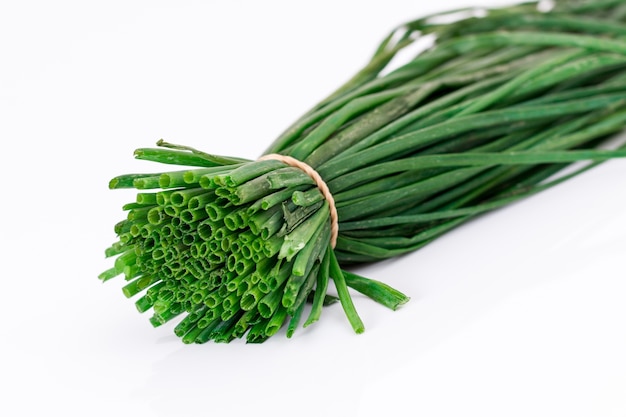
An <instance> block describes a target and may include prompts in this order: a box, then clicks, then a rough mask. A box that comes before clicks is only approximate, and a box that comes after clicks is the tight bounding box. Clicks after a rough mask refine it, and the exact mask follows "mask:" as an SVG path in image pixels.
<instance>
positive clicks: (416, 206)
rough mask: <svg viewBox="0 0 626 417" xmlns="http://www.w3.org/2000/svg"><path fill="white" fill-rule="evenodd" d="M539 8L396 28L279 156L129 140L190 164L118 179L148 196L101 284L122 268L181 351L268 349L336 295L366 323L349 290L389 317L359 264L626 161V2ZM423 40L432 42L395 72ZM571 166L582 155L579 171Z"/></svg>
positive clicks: (124, 230)
mask: <svg viewBox="0 0 626 417" xmlns="http://www.w3.org/2000/svg"><path fill="white" fill-rule="evenodd" d="M538 6H539V5H538V4H537V3H524V4H519V5H514V6H509V7H505V8H499V9H492V10H485V9H478V8H470V9H464V10H457V11H454V12H451V13H447V14H440V15H433V16H427V17H424V18H421V19H417V20H413V21H410V22H408V23H406V24H403V25H401V26H399V27H398V28H397V29H395V30H394V31H393V32H392V33H391V34H390V35H389V36H387V37H386V38H385V39H384V41H383V42H382V43H381V44H380V46H379V47H378V48H377V49H376V51H375V53H374V55H373V56H372V58H371V60H370V61H369V62H368V63H367V64H366V65H365V67H364V68H363V69H362V70H360V71H359V72H358V73H357V74H356V75H355V76H354V77H353V78H351V79H350V80H349V81H348V82H346V83H345V84H344V85H343V86H341V87H340V88H339V89H338V90H336V91H335V92H334V93H332V94H331V95H330V96H329V97H328V98H326V99H324V100H323V101H321V102H320V103H319V104H317V105H316V106H314V107H313V108H312V109H311V110H310V111H308V112H307V113H306V114H304V115H303V116H302V117H301V118H300V119H298V120H297V121H296V122H295V123H294V124H293V125H291V126H290V127H289V128H288V129H287V130H286V131H285V132H284V133H283V134H282V135H280V136H279V137H278V138H277V139H276V140H275V141H274V142H273V143H272V144H271V145H270V146H269V147H268V149H267V151H266V152H265V154H266V155H270V154H271V155H274V156H273V157H264V158H261V159H259V160H255V161H252V160H247V159H242V158H235V157H224V156H216V155H212V154H208V153H205V152H202V151H199V150H196V149H193V148H190V147H186V146H181V145H174V144H171V143H167V142H164V141H159V142H158V143H157V145H158V146H157V147H156V148H145V149H138V150H136V151H135V157H136V158H138V159H143V160H149V161H154V162H159V163H163V164H174V165H178V166H182V167H183V168H184V169H181V170H176V171H171V172H160V173H146V174H128V175H121V176H118V177H116V178H114V179H113V180H111V182H110V184H109V185H110V188H112V189H117V188H135V189H137V190H138V193H137V198H136V201H134V202H131V203H129V204H127V205H125V206H124V207H123V209H124V210H125V211H126V218H125V219H124V220H122V221H120V222H119V223H118V224H117V225H115V233H116V234H117V236H118V238H119V240H118V241H117V242H115V243H113V244H112V245H111V246H110V247H109V248H108V249H106V251H105V254H106V256H107V257H115V261H114V265H113V267H112V268H111V269H109V270H107V271H105V272H103V273H102V274H101V275H100V279H101V280H103V281H107V280H109V279H111V278H113V277H116V276H118V275H122V276H124V278H125V280H126V284H125V285H124V286H123V292H124V294H125V295H126V296H127V297H129V298H130V297H133V298H135V304H136V306H137V309H138V310H139V311H140V312H146V311H148V310H151V311H152V317H151V318H150V322H151V323H152V324H153V325H154V326H155V327H156V326H160V325H162V324H164V323H167V322H169V321H170V320H173V319H178V323H177V324H176V325H175V328H174V332H175V334H176V335H177V336H179V337H181V338H182V341H183V342H184V343H204V342H207V341H209V340H212V341H215V342H230V341H232V340H234V339H237V338H244V339H245V340H246V341H247V342H251V343H259V342H263V341H265V340H267V339H268V338H269V337H270V336H272V335H274V334H276V333H277V332H278V331H279V330H280V329H281V328H282V327H283V326H286V335H287V337H291V336H292V335H293V333H294V331H295V330H296V329H297V328H299V327H302V326H303V327H306V326H309V325H310V324H312V323H314V322H316V321H317V320H318V319H319V318H320V315H321V312H322V309H323V307H324V306H325V305H328V304H331V303H334V302H337V301H339V302H340V304H341V306H342V307H343V310H344V311H345V313H346V316H347V319H348V321H349V323H350V324H351V326H352V328H353V329H354V331H355V332H356V333H361V332H363V330H364V325H363V323H362V321H361V319H360V318H359V316H358V314H357V312H356V310H355V307H354V304H353V302H352V300H351V296H350V290H349V288H351V289H353V290H355V291H357V292H360V293H362V294H364V295H366V296H367V297H370V298H371V299H373V300H374V301H377V302H379V303H381V304H383V305H385V306H387V307H389V308H390V309H392V310H395V309H397V308H398V307H399V306H401V305H403V304H404V303H406V302H407V301H408V297H407V296H406V295H404V294H402V293H401V292H399V291H397V290H395V289H393V288H391V287H390V286H388V285H386V284H384V283H382V282H379V281H376V280H371V279H367V278H365V277H362V276H359V275H357V274H355V273H354V272H350V271H348V270H347V269H346V268H348V267H349V266H350V265H354V264H361V263H369V262H374V261H379V260H382V259H386V258H391V257H395V256H398V255H402V254H405V253H407V252H411V251H414V250H416V249H419V248H421V247H422V246H424V245H426V244H428V243H429V242H432V241H433V240H434V239H436V238H437V237H439V236H441V235H442V234H444V233H446V232H448V231H450V230H452V229H453V228H455V227H457V226H459V225H461V224H463V223H464V222H466V221H468V220H470V219H472V218H474V217H476V216H478V215H481V214H483V213H486V212H488V211H490V210H494V209H497V208H500V207H502V206H505V205H507V204H510V203H512V202H515V201H518V200H520V199H523V198H526V197H528V196H531V195H533V194H535V193H538V192H540V191H543V190H545V189H547V188H550V187H553V186H555V185H557V184H559V183H561V182H563V181H566V180H568V179H570V178H572V177H574V176H576V175H578V174H580V173H582V172H584V171H586V170H588V169H590V168H591V167H594V166H596V165H598V164H599V163H601V162H603V161H606V160H607V159H610V158H616V157H624V156H626V147H625V146H624V145H623V144H620V143H618V142H616V141H615V140H614V137H615V135H616V134H617V133H619V132H621V131H622V129H623V128H624V126H625V125H626V24H625V22H624V21H625V19H626V4H624V2H623V1H622V0H602V1H597V0H596V1H590V0H580V1H573V0H572V1H567V0H562V1H556V2H555V3H554V4H553V5H552V6H551V8H550V9H549V10H544V9H545V8H544V7H541V8H539V7H538ZM422 38H428V39H431V41H432V43H431V46H429V47H425V48H423V50H421V51H420V52H419V53H418V54H417V55H416V56H415V57H414V58H412V59H410V60H408V62H405V63H404V64H403V65H400V66H396V67H395V68H392V67H393V64H390V63H391V61H392V59H393V58H394V57H395V56H396V54H397V53H398V52H399V51H401V50H402V49H403V48H405V47H407V46H409V45H410V44H413V43H415V42H416V41H418V40H419V39H422ZM275 155H283V156H288V157H290V158H292V159H293V160H296V161H300V162H302V163H304V164H306V165H305V166H307V167H310V168H311V169H312V170H313V175H312V174H311V173H310V172H309V173H307V172H305V170H303V169H302V167H299V166H292V164H289V163H286V162H285V161H283V160H280V159H275V158H279V157H276V156H275ZM578 161H586V163H585V164H576V165H574V166H571V165H572V164H573V163H574V162H578ZM568 167H569V169H567V170H564V169H565V168H568ZM316 176H317V177H318V178H315V177H316ZM320 180H321V183H320ZM324 191H326V193H325V192H324ZM332 213H336V219H335V220H334V222H335V223H334V224H333V220H332V219H331V217H332V216H331V214H332ZM333 227H335V228H338V232H337V231H336V230H334V229H333ZM331 281H332V283H333V287H334V288H335V289H336V295H331V294H330V293H329V292H328V290H329V285H330V282H331ZM307 306H308V307H307ZM305 311H306V314H305Z"/></svg>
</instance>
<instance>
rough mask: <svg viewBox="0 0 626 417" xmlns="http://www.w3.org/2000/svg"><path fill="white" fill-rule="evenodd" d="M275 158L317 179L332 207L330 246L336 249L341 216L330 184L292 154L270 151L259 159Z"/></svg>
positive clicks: (316, 182) (318, 185)
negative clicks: (329, 186)
mask: <svg viewBox="0 0 626 417" xmlns="http://www.w3.org/2000/svg"><path fill="white" fill-rule="evenodd" d="M269 159H273V160H276V161H280V162H284V163H285V164H287V165H289V166H292V167H295V168H299V169H301V170H302V171H304V172H305V173H306V174H307V175H308V176H309V177H311V179H312V180H313V181H315V185H316V186H317V188H319V190H320V192H321V193H322V195H323V196H324V198H325V199H326V201H328V206H329V209H330V246H331V247H332V248H333V249H334V248H335V245H336V244H337V235H338V234H339V217H338V216H337V207H335V199H334V198H333V195H332V194H331V193H330V189H329V188H328V185H326V183H325V182H324V180H323V179H322V177H321V176H320V174H318V173H317V171H316V170H314V169H313V168H312V167H311V166H310V165H307V164H305V163H304V162H302V161H299V160H297V159H296V158H293V157H291V156H287V155H281V154H277V153H270V154H267V155H263V156H262V157H260V158H259V161H265V160H269Z"/></svg>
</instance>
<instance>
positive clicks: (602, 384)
mask: <svg viewBox="0 0 626 417" xmlns="http://www.w3.org/2000/svg"><path fill="white" fill-rule="evenodd" d="M425 3H428V5H427V4H425ZM507 3H508V2H506V1H487V0H482V1H480V0H474V1H472V0H458V1H453V0H448V1H439V2H420V1H417V0H414V1H401V0H385V1H382V2H363V1H339V0H333V1H327V0H323V1H319V0H318V1H316V2H287V1H282V2H281V1H230V2H217V1H176V2H175V1H171V2H163V1H145V2H140V1H107V2H79V1H76V2H69V1H50V2H49V1H45V2H44V1H41V2H30V1H20V2H18V1H14V2H3V3H2V5H1V6H0V60H1V61H0V138H1V140H2V143H1V146H2V150H1V152H2V153H1V155H2V164H1V165H0V170H1V173H0V174H1V175H2V176H1V178H2V187H3V188H2V199H1V200H0V201H1V203H0V215H1V219H2V229H1V232H0V239H1V243H2V251H1V252H0V253H1V255H0V256H1V260H2V275H1V277H2V283H1V284H0V291H1V292H0V294H1V299H0V313H1V317H2V320H3V326H2V333H1V336H0V337H1V344H0V348H1V350H2V354H1V356H0V382H1V383H2V385H3V386H4V387H3V388H2V391H1V394H0V398H1V400H0V414H1V415H4V416H34V415H69V416H74V415H80V416H120V417H121V416H180V415H198V416H203V415H219V414H218V413H228V415H253V413H254V414H255V415H265V414H267V413H270V412H271V413H273V414H275V415H278V416H282V415H302V416H308V415H329V416H334V415H342V416H381V415H400V413H403V414H402V415H420V416H482V417H485V416H569V417H573V416H594V417H597V416H607V417H608V416H622V417H623V416H624V415H626V302H625V299H626V280H625V277H624V259H625V249H626V212H625V211H624V207H625V206H626V189H625V187H624V178H626V162H625V161H612V162H609V163H606V164H605V165H602V166H601V167H599V168H597V169H595V170H593V171H590V172H588V173H586V174H585V175H583V176H580V177H579V178H577V179H575V180H572V181H571V182H569V183H566V184H564V185H562V186H559V187H557V188H555V189H553V190H550V191H548V192H546V193H544V194H542V195H539V196H536V197H533V198H531V199H529V200H527V201H524V202H522V203H520V204H516V205H514V206H511V207H508V208H506V209H503V210H500V211H498V212H495V213H492V214H490V215H487V216H485V217H482V218H480V219H478V220H476V221H473V222H471V223H469V224H467V225H465V226H463V227H461V228H459V229H457V230H455V231H453V232H451V233H449V234H448V235H446V236H444V237H442V238H441V239H439V240H438V241H436V242H435V243H433V244H431V245H430V246H428V247H426V248H424V249H422V250H420V251H418V252H416V253H414V254H411V255H409V256H404V257H402V258H398V259H394V260H389V261H386V262H382V263H380V264H377V265H372V266H368V267H363V268H360V269H359V272H360V273H362V274H364V275H366V276H369V277H372V278H377V279H380V280H383V281H385V282H388V283H389V284H391V285H393V286H395V287H397V288H399V289H400V290H402V291H404V292H405V293H407V294H408V295H410V296H411V297H412V300H411V302H410V303H409V304H407V305H406V306H404V308H402V309H401V310H399V311H397V312H391V311H389V310H386V309H385V308H383V307H380V306H378V305H375V304H374V303H373V302H371V301H370V300H368V299H365V298H363V297H360V296H358V295H355V304H356V306H357V309H358V310H359V312H360V314H361V316H362V318H363V320H364V322H365V325H366V332H365V333H364V334H363V335H359V336H357V335H355V334H353V333H352V331H351V329H350V326H349V325H348V323H347V321H346V319H345V318H344V315H343V312H342V311H341V308H340V307H339V306H338V305H335V306H332V307H329V308H327V309H325V310H324V313H323V314H322V319H321V321H320V322H319V323H317V324H316V325H314V326H312V327H309V328H307V329H305V330H302V329H300V330H299V331H297V332H296V334H295V336H294V337H293V338H292V339H291V340H288V339H286V338H285V337H284V332H283V333H280V334H279V335H277V336H275V337H273V338H272V339H270V340H269V341H268V342H266V343H265V344H262V345H246V344H245V343H241V342H234V343H231V344H230V345H218V344H205V345H192V346H186V345H183V344H182V343H181V342H180V340H179V339H178V338H176V337H175V336H174V335H173V333H172V326H165V328H159V329H153V328H152V327H151V326H150V324H149V323H148V320H147V319H148V317H147V315H145V316H142V315H139V314H138V313H137V312H136V310H135V307H134V306H133V303H132V302H131V301H128V300H126V299H125V298H124V297H123V295H122V292H121V290H120V288H121V286H122V281H121V279H116V280H114V281H110V282H108V283H106V284H102V283H101V282H100V281H99V280H98V279H97V278H96V277H97V275H98V274H99V273H100V272H101V271H102V270H104V269H107V268H108V267H110V265H111V261H110V260H105V259H104V255H103V250H104V248H105V247H106V246H108V245H109V244H110V243H112V242H113V240H114V238H115V236H114V233H113V231H112V229H113V224H114V223H115V222H117V221H118V220H120V219H121V218H122V216H123V213H122V211H121V206H122V205H123V204H124V203H126V202H128V201H131V200H132V199H133V198H134V195H133V193H132V192H129V191H123V190H122V191H110V190H108V188H107V183H108V180H109V179H110V178H111V177H113V176H115V175H118V174H122V173H128V172H137V171H139V172H141V171H153V170H158V169H159V168H160V167H157V166H155V165H154V164H151V163H147V162H143V161H136V160H134V159H133V157H132V152H133V150H134V149H135V148H138V147H149V146H152V145H153V144H154V143H155V142H156V140H157V139H159V138H164V139H166V140H169V141H171V142H175V143H183V144H187V145H191V146H195V147H198V148H201V149H203V150H206V151H208V152H212V153H217V154H226V155H236V156H241V157H248V158H255V157H257V156H258V155H259V154H260V153H261V152H262V151H263V150H264V149H265V147H266V146H267V145H268V144H269V143H270V142H271V141H272V139H273V138H274V137H276V136H277V135H278V134H279V133H280V131H281V130H282V129H283V128H285V127H286V126H287V125H288V124H289V123H290V122H292V121H293V120H294V119H295V118H296V117H298V116H299V115H300V114H301V113H303V112H304V111H305V110H307V109H308V107H309V106H311V105H313V104H314V103H315V102H317V101H318V100H320V99H321V98H323V97H324V96H325V95H326V94H327V93H329V92H330V91H331V90H333V89H334V88H335V87H337V86H338V85H339V84H340V83H341V82H343V81H344V80H346V79H347V78H348V77H349V76H351V75H352V74H353V73H354V72H355V71H357V70H358V69H359V68H360V66H361V65H363V64H364V63H365V62H366V59H367V58H368V57H369V55H370V54H371V53H372V52H373V50H374V47H375V46H376V45H377V43H378V42H379V41H380V40H381V39H382V37H383V36H385V35H386V33H387V32H388V31H389V30H391V29H392V28H393V27H394V26H396V25H398V24H400V23H401V22H403V21H405V20H409V19H411V18H414V17H418V16H420V15H423V14H426V13H429V12H433V11H437V10H444V9H448V8H453V7H458V6H467V5H472V4H483V5H503V4H507ZM165 168H168V167H165ZM222 415H224V414H222Z"/></svg>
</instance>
